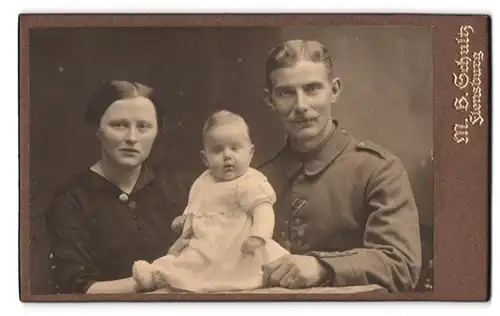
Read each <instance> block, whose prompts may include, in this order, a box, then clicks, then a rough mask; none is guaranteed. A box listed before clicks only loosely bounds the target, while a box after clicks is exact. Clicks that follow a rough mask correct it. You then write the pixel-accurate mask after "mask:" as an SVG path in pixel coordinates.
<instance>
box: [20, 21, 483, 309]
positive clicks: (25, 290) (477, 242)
mask: <svg viewBox="0 0 500 316" xmlns="http://www.w3.org/2000/svg"><path fill="white" fill-rule="evenodd" d="M297 24H301V25H346V24H349V25H400V26H401V25H413V26H432V28H433V42H434V52H433V54H434V74H435V76H434V100H435V103H434V127H435V128H434V153H435V156H434V171H435V173H434V192H435V203H434V218H435V225H434V229H435V236H436V238H435V266H434V269H435V287H434V290H433V292H423V293H416V292H415V293H391V294H380V293H360V294H345V295H340V294H339V295H337V294H335V295H332V294H244V295H240V294H234V295H228V294H213V295H212V294H203V295H199V294H184V295H140V294H126V295H76V294H75V295H32V294H31V293H30V276H29V271H30V269H29V267H30V256H29V242H30V225H29V201H28V196H29V187H28V185H29V152H28V146H29V101H28V100H29V29H31V28H41V27H110V26H111V27H162V26H163V27H165V26H179V27H182V26H190V27H193V26H196V27H205V26H213V27H224V26H232V27H250V26H270V27H272V26H274V27H278V26H285V25H297ZM461 25H471V26H473V27H474V29H475V30H476V31H475V34H474V38H473V39H472V44H471V48H472V50H474V51H477V50H482V51H483V52H484V56H485V57H484V62H483V64H482V68H481V70H482V72H483V74H484V75H483V76H482V79H483V82H482V84H481V88H482V90H483V110H482V111H483V117H484V118H485V125H483V126H482V127H481V128H480V129H474V130H473V131H471V132H473V133H474V135H470V136H469V140H470V141H469V143H468V144H466V146H463V145H462V144H457V143H456V142H453V140H452V135H453V125H454V124H455V122H456V123H460V121H459V120H460V119H461V118H462V117H463V115H462V116H460V114H459V113H457V111H455V109H454V108H453V98H454V97H456V96H458V91H457V88H456V87H455V86H454V85H453V82H452V73H453V72H456V71H457V69H456V67H455V63H454V60H455V59H456V58H457V57H458V52H459V50H458V48H457V44H456V42H455V40H454V38H455V36H456V33H457V32H458V30H459V28H460V26H461ZM478 30H479V31H478ZM490 34H491V17H490V16H489V15H486V14H485V15H427V14H419V15H414V14H256V15H251V14H213V15H212V14H210V15H209V14H168V15H165V14H88V15H86V14H41V15H38V14H21V15H19V53H20V62H19V135H20V138H19V146H20V153H19V161H20V180H19V181H20V182H19V185H20V200H19V202H20V215H19V216H20V222H19V267H20V300H21V301H23V302H55V301H79V302H82V301H311V300H314V301H324V300H326V301H352V300H355V301H380V300H383V301H414V300H418V301H488V300H489V298H490V286H491V284H490V269H491V267H490V264H489V263H490V262H489V257H490V249H491V248H490V247H491V246H490V233H491V223H490V222H489V218H490V212H491V210H490V196H491V191H490V183H491V178H490V170H491V146H490V140H491V139H490V137H491V124H490V117H491V115H490V114H491V106H490V100H491V92H490V80H491V79H490V78H491V71H490V68H491V60H490V54H491V45H490V44H491V43H490V42H491V36H490ZM471 134H472V133H471ZM457 157H464V160H465V161H462V163H463V164H464V165H460V161H458V162H457V160H459V158H457ZM471 158H472V159H471ZM471 160H472V162H471ZM467 164H468V165H467ZM457 166H458V168H457ZM464 167H465V168H464ZM467 167H468V168H467ZM471 188H472V191H473V192H471ZM476 192H477V193H478V195H474V194H473V193H476ZM468 206H472V210H473V211H475V212H472V211H470V209H469V208H468ZM469 224H470V225H469Z"/></svg>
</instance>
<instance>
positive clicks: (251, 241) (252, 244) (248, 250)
mask: <svg viewBox="0 0 500 316" xmlns="http://www.w3.org/2000/svg"><path fill="white" fill-rule="evenodd" d="M264 243H265V241H264V240H263V239H262V238H260V237H255V236H250V237H248V238H247V239H246V240H245V241H244V242H243V244H242V245H241V252H243V253H245V254H254V253H255V251H256V250H257V249H259V248H260V247H262V246H264Z"/></svg>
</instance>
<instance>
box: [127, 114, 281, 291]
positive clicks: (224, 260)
mask: <svg viewBox="0 0 500 316" xmlns="http://www.w3.org/2000/svg"><path fill="white" fill-rule="evenodd" d="M253 153H254V145H253V144H252V142H251V140H250V135H249V128H248V126H247V124H246V123H245V121H244V120H243V118H241V116H239V115H237V114H234V113H231V112H229V111H220V112H217V113H215V114H213V115H212V116H211V117H210V118H209V119H208V120H207V122H206V123H205V126H204V128H203V150H202V151H201V158H202V160H203V162H204V164H205V165H206V166H207V168H208V169H207V170H206V171H204V172H203V173H202V174H201V175H200V176H199V177H198V178H197V179H196V181H195V182H194V183H193V185H192V187H191V190H190V193H189V200H188V205H187V207H186V209H185V210H184V213H183V215H182V216H180V217H178V218H177V219H176V220H174V222H173V223H172V226H173V228H177V227H179V226H180V227H182V234H181V236H180V237H179V239H178V240H177V241H176V242H175V243H174V244H173V245H172V247H171V248H170V249H169V252H168V254H167V255H166V256H164V257H161V258H159V259H157V260H155V261H154V262H153V263H152V264H149V263H147V262H145V261H137V262H135V263H134V266H133V269H132V270H133V277H134V279H135V281H136V283H137V284H138V286H139V288H140V289H142V290H155V289H161V288H167V289H169V290H174V291H175V290H177V291H190V292H215V291H232V290H251V289H256V288H261V287H263V286H264V284H263V280H262V270H261V266H262V265H263V264H266V263H268V262H271V261H274V260H276V259H278V258H279V257H281V256H283V255H286V254H288V251H287V250H285V249H284V248H282V247H281V246H280V245H279V244H278V243H277V242H275V241H274V240H273V239H272V234H273V230H274V210H273V204H274V202H275V200H276V195H275V192H274V190H273V188H272V187H271V185H270V184H269V182H268V181H267V179H266V177H265V176H264V175H263V174H262V173H260V172H259V171H257V170H255V169H253V168H251V167H250V162H251V161H252V157H253Z"/></svg>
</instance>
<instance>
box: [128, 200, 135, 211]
mask: <svg viewBox="0 0 500 316" xmlns="http://www.w3.org/2000/svg"><path fill="white" fill-rule="evenodd" d="M128 206H129V207H130V208H131V209H135V207H136V206H137V203H136V202H135V201H130V203H129V204H128Z"/></svg>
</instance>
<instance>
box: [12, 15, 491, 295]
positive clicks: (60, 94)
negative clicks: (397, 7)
mask: <svg viewBox="0 0 500 316" xmlns="http://www.w3.org/2000/svg"><path fill="white" fill-rule="evenodd" d="M19 19H20V24H19V27H20V33H19V34H20V42H19V45H20V61H19V63H20V102H19V110H20V162H21V169H20V170H21V182H20V193H21V200H20V243H19V247H20V284H21V286H20V287H21V293H20V298H21V300H22V301H25V302H28V301H173V300H189V301H200V300H202V301H203V300H207V301H214V300H217V301H225V300H241V301H255V300H264V301H265V300H273V301H275V300H286V301H302V300H451V301H484V300H488V299H489V295H490V294H489V293H490V290H489V287H488V284H489V282H488V279H489V277H490V270H489V265H488V257H489V239H488V237H489V234H490V225H489V214H490V213H489V212H490V210H489V192H490V191H489V188H490V187H489V172H490V145H489V139H490V126H491V122H490V116H489V113H490V111H491V90H490V80H491V79H490V78H491V75H490V65H491V56H490V42H491V34H490V24H491V21H490V18H489V17H488V16H485V15H398V14H395V15H378V14H373V15H356V14H352V15H351V14H343V15H340V14H339V15H335V14H331V15H327V14H324V15H305V14H304V15H301V14H297V15H286V14H283V15H160V14H158V15H133V14H130V15H125V14H122V15H35V14H33V15H29V14H28V15H21V16H20V17H19Z"/></svg>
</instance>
